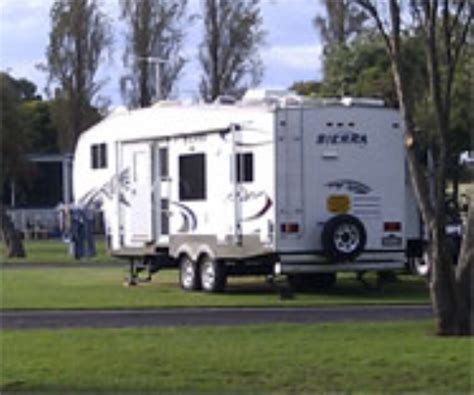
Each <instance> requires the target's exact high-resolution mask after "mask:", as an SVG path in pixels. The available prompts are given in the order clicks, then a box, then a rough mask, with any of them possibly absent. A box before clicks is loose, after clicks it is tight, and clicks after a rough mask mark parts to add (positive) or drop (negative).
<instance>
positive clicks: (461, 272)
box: [456, 196, 474, 335]
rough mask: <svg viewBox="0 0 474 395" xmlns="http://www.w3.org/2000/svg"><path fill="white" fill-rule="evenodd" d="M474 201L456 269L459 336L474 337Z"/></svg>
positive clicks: (470, 208)
mask: <svg viewBox="0 0 474 395" xmlns="http://www.w3.org/2000/svg"><path fill="white" fill-rule="evenodd" d="M473 286H474V199H472V196H471V201H470V204H469V212H468V217H467V221H466V226H465V233H464V239H463V243H462V246H461V253H460V255H459V261H458V265H457V268H456V297H457V306H458V309H457V325H458V334H460V335H474V312H473V308H474V292H473V291H474V290H473Z"/></svg>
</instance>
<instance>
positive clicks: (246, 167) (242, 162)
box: [235, 152, 254, 182]
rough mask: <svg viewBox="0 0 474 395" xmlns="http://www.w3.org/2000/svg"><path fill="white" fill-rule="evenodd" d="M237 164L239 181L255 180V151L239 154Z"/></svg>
mask: <svg viewBox="0 0 474 395" xmlns="http://www.w3.org/2000/svg"><path fill="white" fill-rule="evenodd" d="M235 166H236V168H237V182H253V179H254V176H253V153H251V152H246V153H241V154H237V157H236V161H235Z"/></svg>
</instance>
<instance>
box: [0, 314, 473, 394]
mask: <svg viewBox="0 0 474 395" xmlns="http://www.w3.org/2000/svg"><path fill="white" fill-rule="evenodd" d="M433 329H434V328H433V324H432V323H428V322H421V323H420V322H417V323H383V324H367V323H365V324H343V325H342V324H325V325H285V324H282V325H262V326H250V327H218V328H209V327H179V328H165V329H106V330H104V329H101V330H92V329H87V330H61V331H21V332H18V331H17V332H14V331H3V332H1V333H0V338H1V345H2V349H3V365H2V368H1V379H0V388H1V389H2V390H3V391H5V390H42V391H46V392H50V391H58V392H63V391H66V390H84V391H110V392H111V393H116V391H118V390H122V391H133V392H134V393H137V392H138V391H146V390H153V391H154V392H156V393H163V392H174V393H219V394H220V393H242V394H249V393H275V394H290V393H291V394H294V393H321V392H328V391H337V392H341V391H347V392H358V393H368V392H370V393H373V392H377V393H399V392H413V391H424V393H426V394H428V393H429V394H433V393H454V392H456V393H468V392H470V391H472V390H473V387H472V385H473V382H472V379H473V365H472V363H473V346H474V342H473V339H469V338H439V337H434V336H433V335H432V334H431V333H432V332H433Z"/></svg>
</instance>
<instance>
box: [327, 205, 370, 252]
mask: <svg viewBox="0 0 474 395" xmlns="http://www.w3.org/2000/svg"><path fill="white" fill-rule="evenodd" d="M321 242H322V245H323V249H324V253H325V255H326V256H327V257H328V258H329V259H330V260H331V261H352V260H354V259H355V258H357V257H358V256H359V255H360V254H361V252H362V251H363V250H364V248H365V245H366V243H367V233H366V231H365V228H364V225H363V224H362V222H361V221H360V220H358V219H357V218H356V217H353V216H352V215H348V214H343V215H338V216H336V217H333V218H331V219H330V220H329V221H328V222H326V224H325V225H324V228H323V232H322V234H321Z"/></svg>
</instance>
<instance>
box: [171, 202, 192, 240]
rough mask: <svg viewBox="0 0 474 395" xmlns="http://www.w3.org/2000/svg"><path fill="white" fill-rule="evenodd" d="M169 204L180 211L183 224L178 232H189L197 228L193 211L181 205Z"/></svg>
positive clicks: (176, 203)
mask: <svg viewBox="0 0 474 395" xmlns="http://www.w3.org/2000/svg"><path fill="white" fill-rule="evenodd" d="M170 204H172V205H173V206H176V207H178V209H180V214H181V217H182V218H183V224H182V225H181V227H180V229H178V231H179V232H190V231H193V230H195V229H196V228H197V217H196V214H195V213H194V211H193V210H191V209H190V208H189V207H188V206H186V205H184V204H183V203H179V202H175V201H171V202H170Z"/></svg>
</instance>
